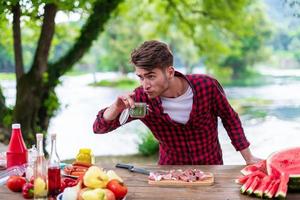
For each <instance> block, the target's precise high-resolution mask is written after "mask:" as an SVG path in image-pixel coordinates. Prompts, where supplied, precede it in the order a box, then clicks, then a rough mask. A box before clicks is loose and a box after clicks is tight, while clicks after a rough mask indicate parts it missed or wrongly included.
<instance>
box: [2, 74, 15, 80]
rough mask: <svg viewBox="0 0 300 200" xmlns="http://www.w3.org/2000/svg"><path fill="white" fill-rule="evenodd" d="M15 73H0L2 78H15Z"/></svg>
mask: <svg viewBox="0 0 300 200" xmlns="http://www.w3.org/2000/svg"><path fill="white" fill-rule="evenodd" d="M15 79H16V75H15V73H0V80H15Z"/></svg>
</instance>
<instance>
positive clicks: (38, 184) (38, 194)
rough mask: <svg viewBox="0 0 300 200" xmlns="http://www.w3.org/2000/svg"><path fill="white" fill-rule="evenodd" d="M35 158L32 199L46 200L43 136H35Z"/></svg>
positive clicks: (39, 134) (45, 166)
mask: <svg viewBox="0 0 300 200" xmlns="http://www.w3.org/2000/svg"><path fill="white" fill-rule="evenodd" d="M36 142H37V157H36V161H35V163H34V199H47V194H48V190H47V161H46V159H45V156H44V150H43V134H41V133H37V134H36Z"/></svg>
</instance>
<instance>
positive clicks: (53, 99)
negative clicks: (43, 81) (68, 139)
mask: <svg viewBox="0 0 300 200" xmlns="http://www.w3.org/2000/svg"><path fill="white" fill-rule="evenodd" d="M44 104H45V105H44V106H45V107H46V108H47V116H49V117H53V116H54V115H55V112H57V110H58V108H59V107H60V102H59V99H58V97H57V95H56V93H55V92H54V91H50V93H49V97H48V99H47V100H45V102H44Z"/></svg>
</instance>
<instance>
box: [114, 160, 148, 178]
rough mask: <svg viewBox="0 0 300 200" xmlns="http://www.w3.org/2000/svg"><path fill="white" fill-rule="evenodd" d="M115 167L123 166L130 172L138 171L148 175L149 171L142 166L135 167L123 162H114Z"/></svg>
mask: <svg viewBox="0 0 300 200" xmlns="http://www.w3.org/2000/svg"><path fill="white" fill-rule="evenodd" d="M116 167H117V168H123V169H128V170H129V171H131V172H136V173H140V174H145V175H148V176H149V175H150V171H148V170H146V169H143V168H138V167H135V166H133V165H129V164H123V163H118V164H116Z"/></svg>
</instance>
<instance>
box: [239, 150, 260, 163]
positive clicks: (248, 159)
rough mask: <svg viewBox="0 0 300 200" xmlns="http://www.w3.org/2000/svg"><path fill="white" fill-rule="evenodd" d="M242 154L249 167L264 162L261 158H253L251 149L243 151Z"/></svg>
mask: <svg viewBox="0 0 300 200" xmlns="http://www.w3.org/2000/svg"><path fill="white" fill-rule="evenodd" d="M240 152H241V154H242V156H243V158H244V159H245V161H246V164H247V165H252V164H255V163H258V162H260V161H262V160H263V159H261V158H257V157H255V156H253V155H252V153H251V151H250V149H249V148H246V149H243V150H241V151H240Z"/></svg>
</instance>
